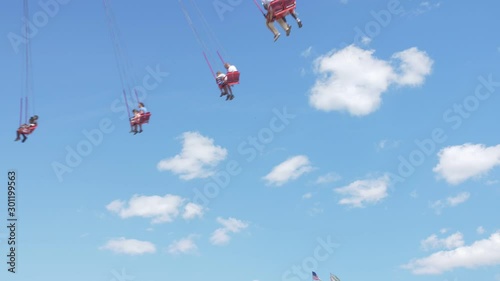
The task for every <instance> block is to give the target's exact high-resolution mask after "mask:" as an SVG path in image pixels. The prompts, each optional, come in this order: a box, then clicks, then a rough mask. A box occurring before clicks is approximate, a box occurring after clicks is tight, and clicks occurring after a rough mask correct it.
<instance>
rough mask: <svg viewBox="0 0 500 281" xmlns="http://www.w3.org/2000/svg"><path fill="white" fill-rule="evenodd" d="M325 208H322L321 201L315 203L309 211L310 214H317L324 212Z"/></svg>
mask: <svg viewBox="0 0 500 281" xmlns="http://www.w3.org/2000/svg"><path fill="white" fill-rule="evenodd" d="M323 211H324V210H323V208H321V204H320V203H319V202H316V203H314V206H313V207H311V209H309V211H308V212H307V213H308V214H309V215H310V216H315V215H318V214H321V213H323Z"/></svg>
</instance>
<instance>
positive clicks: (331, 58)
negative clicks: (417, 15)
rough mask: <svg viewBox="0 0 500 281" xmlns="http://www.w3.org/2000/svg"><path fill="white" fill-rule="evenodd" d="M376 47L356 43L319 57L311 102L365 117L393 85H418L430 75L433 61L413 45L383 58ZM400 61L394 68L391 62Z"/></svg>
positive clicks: (375, 107) (331, 109)
mask: <svg viewBox="0 0 500 281" xmlns="http://www.w3.org/2000/svg"><path fill="white" fill-rule="evenodd" d="M373 53H374V50H364V49H361V48H359V47H357V46H355V45H350V46H347V47H345V48H344V49H342V50H339V51H338V52H333V53H331V54H327V55H324V56H321V57H319V58H318V59H317V60H316V63H315V69H316V72H317V73H318V74H319V75H320V77H319V78H318V80H317V81H316V83H315V85H314V86H313V88H312V89H311V91H310V96H309V103H310V105H311V106H312V107H314V108H316V109H318V110H323V111H347V112H349V113H350V114H351V115H355V116H364V115H368V114H370V113H373V112H375V111H376V110H377V109H378V108H379V107H380V104H381V96H382V93H384V92H386V91H387V90H388V88H389V86H391V85H392V84H394V85H400V86H419V85H421V84H422V83H423V82H424V80H425V77H426V76H427V75H429V74H430V72H431V68H432V65H433V61H432V60H431V59H430V58H429V57H428V56H427V54H426V53H425V52H422V51H420V50H418V49H417V48H415V47H413V48H410V49H407V50H404V51H402V52H399V53H395V54H394V55H393V56H392V60H393V61H384V60H380V59H377V58H376V57H374V56H373ZM396 61H397V62H399V66H398V67H396V68H394V67H393V66H392V65H391V64H395V63H396Z"/></svg>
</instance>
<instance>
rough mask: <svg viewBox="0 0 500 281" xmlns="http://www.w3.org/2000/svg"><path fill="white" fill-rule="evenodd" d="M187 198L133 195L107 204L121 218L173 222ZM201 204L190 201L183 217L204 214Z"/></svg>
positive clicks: (187, 217)
mask: <svg viewBox="0 0 500 281" xmlns="http://www.w3.org/2000/svg"><path fill="white" fill-rule="evenodd" d="M185 201H186V199H183V198H182V197H180V196H176V195H172V194H167V195H165V196H163V197H162V196H157V195H153V196H145V195H137V194H135V195H133V196H132V198H130V200H129V202H128V206H127V202H125V201H122V200H114V201H113V202H111V203H109V204H108V205H107V206H106V209H108V211H110V212H113V213H116V214H118V215H119V216H120V217H121V218H123V219H126V218H131V217H143V218H152V221H151V222H152V223H165V222H172V221H173V220H174V219H175V218H177V217H178V216H179V214H180V213H181V208H182V206H183V205H184V203H185ZM202 212H203V210H202V209H201V207H200V206H198V205H196V204H193V203H188V204H187V205H186V206H185V209H184V214H183V218H185V219H192V218H194V217H196V216H200V217H201V215H202Z"/></svg>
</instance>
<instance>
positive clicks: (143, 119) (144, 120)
mask: <svg viewBox="0 0 500 281" xmlns="http://www.w3.org/2000/svg"><path fill="white" fill-rule="evenodd" d="M150 117H151V112H146V113H144V114H141V117H140V118H139V120H134V119H132V120H130V125H132V126H134V125H144V124H148V123H149V118H150Z"/></svg>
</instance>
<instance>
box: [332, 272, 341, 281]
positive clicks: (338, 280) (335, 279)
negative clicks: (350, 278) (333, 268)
mask: <svg viewBox="0 0 500 281" xmlns="http://www.w3.org/2000/svg"><path fill="white" fill-rule="evenodd" d="M330 281H340V278H338V277H337V276H335V275H333V274H331V273H330Z"/></svg>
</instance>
